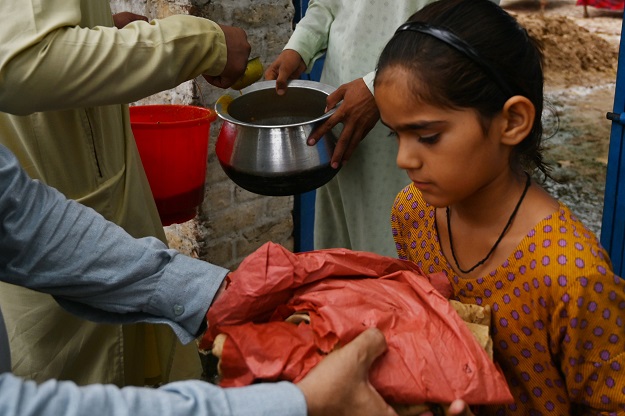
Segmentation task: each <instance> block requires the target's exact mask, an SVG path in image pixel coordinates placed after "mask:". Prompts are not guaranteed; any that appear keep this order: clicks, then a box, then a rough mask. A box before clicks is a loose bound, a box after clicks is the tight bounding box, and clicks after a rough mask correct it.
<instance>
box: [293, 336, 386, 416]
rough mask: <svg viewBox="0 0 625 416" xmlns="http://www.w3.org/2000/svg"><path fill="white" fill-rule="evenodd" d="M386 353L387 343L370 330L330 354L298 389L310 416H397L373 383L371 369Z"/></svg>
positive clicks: (301, 382)
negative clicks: (370, 380) (370, 376)
mask: <svg viewBox="0 0 625 416" xmlns="http://www.w3.org/2000/svg"><path fill="white" fill-rule="evenodd" d="M384 351H386V340H385V339H384V335H383V334H382V332H380V331H379V330H378V329H375V328H370V329H367V330H365V331H364V332H363V333H362V334H360V335H359V336H358V337H356V338H355V339H354V340H353V341H352V342H350V343H349V344H347V345H345V346H344V347H342V348H340V349H338V350H336V351H333V352H332V353H330V354H328V356H327V357H325V358H324V359H323V360H322V361H321V362H320V363H319V364H318V365H317V366H316V367H315V368H313V369H312V370H311V371H310V373H308V374H307V375H306V377H304V378H303V379H302V380H301V381H300V382H299V383H298V384H297V386H298V387H299V388H300V389H301V390H302V392H303V393H304V397H305V398H306V404H307V406H308V415H309V416H318V415H319V416H326V415H333V416H341V415H359V416H369V415H372V416H397V413H395V411H394V410H393V408H392V407H391V406H389V405H388V404H387V403H386V402H385V401H384V399H382V396H380V394H379V393H378V392H377V391H376V390H375V389H374V388H373V386H372V385H371V384H370V383H369V368H370V367H371V365H372V364H373V362H374V361H375V360H376V358H378V356H380V355H381V354H382V353H383V352H384Z"/></svg>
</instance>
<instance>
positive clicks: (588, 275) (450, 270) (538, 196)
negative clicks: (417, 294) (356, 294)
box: [375, 0, 625, 415]
mask: <svg viewBox="0 0 625 416" xmlns="http://www.w3.org/2000/svg"><path fill="white" fill-rule="evenodd" d="M375 100H376V103H377V105H378V107H379V109H380V114H381V119H382V121H383V122H384V124H386V125H387V126H388V127H389V128H390V129H391V131H392V132H393V134H394V135H395V136H396V137H397V139H398V142H399V151H398V155H397V164H398V165H399V167H401V168H403V169H405V170H406V172H407V173H408V176H409V178H410V180H411V181H412V183H411V184H410V185H408V186H407V187H406V188H405V189H404V190H403V191H402V192H400V193H399V194H398V196H397V198H396V201H395V204H394V207H393V213H392V229H393V235H394V238H395V242H396V247H397V252H398V254H399V256H400V258H403V259H408V260H412V261H414V262H416V263H418V264H419V265H420V266H421V267H422V268H423V269H424V270H426V271H428V272H438V271H443V272H444V273H445V274H447V276H448V277H449V279H450V281H451V283H452V285H453V288H454V292H455V299H457V300H460V301H462V302H465V303H476V304H480V305H487V304H488V305H490V306H491V307H492V311H493V322H492V328H493V339H494V347H495V359H496V361H497V362H498V364H499V365H500V366H501V368H502V370H503V372H504V374H505V375H506V379H507V381H508V384H509V386H510V389H511V391H512V394H513V396H514V397H515V402H514V403H513V404H508V405H503V406H498V407H493V408H490V407H483V408H481V409H479V410H480V411H479V414H493V415H495V414H515V415H540V414H558V415H563V414H567V415H568V414H606V415H607V414H611V415H612V414H625V329H624V326H623V320H624V319H625V291H624V287H625V284H624V282H623V281H622V280H621V279H620V278H619V277H618V276H615V275H614V273H613V271H612V268H611V264H610V260H609V258H608V255H607V253H606V252H605V251H604V249H603V248H602V247H601V246H600V243H599V241H598V240H597V238H596V237H595V236H594V235H593V234H592V233H591V232H590V231H589V230H588V229H587V228H585V227H584V225H583V224H582V223H581V222H579V220H577V219H576V217H575V216H574V215H573V214H572V213H571V211H570V210H569V209H568V208H567V207H566V206H565V205H563V204H562V203H560V202H558V201H557V200H555V199H554V198H552V197H551V196H550V195H548V194H547V193H546V192H545V191H544V190H543V189H541V187H540V186H539V185H538V184H536V183H535V182H533V181H532V180H531V176H530V175H531V174H532V173H535V172H536V171H539V172H542V174H548V170H547V167H546V166H545V165H544V164H543V160H542V156H541V134H542V127H541V114H542V100H543V75H542V54H541V51H540V49H539V47H538V46H537V44H536V42H535V41H534V40H532V38H531V37H530V36H529V35H528V33H527V32H526V31H525V30H524V29H523V28H522V27H520V26H519V25H518V23H517V22H516V21H515V20H514V18H513V17H511V16H510V15H509V14H507V13H506V12H505V11H503V10H502V9H501V8H500V7H498V6H497V5H495V4H493V3H492V2H489V1H487V0H441V1H438V2H435V3H433V4H431V5H429V6H427V7H425V8H424V9H422V10H421V11H419V12H417V13H416V14H414V15H413V16H412V17H411V19H410V20H409V22H407V23H406V24H404V25H402V26H401V27H400V28H399V29H398V30H397V32H396V34H395V36H394V37H393V38H392V39H391V40H390V41H389V43H388V44H387V46H386V48H385V49H384V51H383V52H382V55H381V57H380V60H379V65H378V70H377V76H376V80H375Z"/></svg>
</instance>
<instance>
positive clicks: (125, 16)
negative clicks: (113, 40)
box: [113, 12, 148, 29]
mask: <svg viewBox="0 0 625 416" xmlns="http://www.w3.org/2000/svg"><path fill="white" fill-rule="evenodd" d="M137 20H142V21H144V22H147V21H148V18H147V17H145V16H142V15H140V14H136V13H131V12H120V13H116V14H114V15H113V22H114V23H115V27H116V28H118V29H121V28H123V27H124V26H126V25H127V24H128V23H132V22H136V21H137Z"/></svg>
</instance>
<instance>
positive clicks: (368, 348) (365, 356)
mask: <svg viewBox="0 0 625 416" xmlns="http://www.w3.org/2000/svg"><path fill="white" fill-rule="evenodd" d="M343 349H344V350H348V349H353V351H351V352H352V353H354V354H358V355H357V357H359V358H360V360H361V362H362V363H363V366H362V367H361V368H362V370H363V371H366V372H368V370H369V368H370V367H371V365H372V364H373V362H374V361H375V360H376V359H377V358H378V357H379V356H380V355H382V354H383V353H384V352H385V351H386V349H387V345H386V339H385V338H384V334H382V331H380V330H379V329H377V328H369V329H367V330H365V331H363V332H362V333H361V334H360V335H358V336H357V337H356V338H354V339H353V340H352V341H351V342H350V343H349V344H347V345H346V346H345V347H343ZM346 352H347V351H346Z"/></svg>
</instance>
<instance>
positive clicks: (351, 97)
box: [308, 78, 380, 169]
mask: <svg viewBox="0 0 625 416" xmlns="http://www.w3.org/2000/svg"><path fill="white" fill-rule="evenodd" d="M341 101H342V102H341ZM339 103H341V105H339V106H338V107H337V109H336V111H335V112H334V114H332V115H331V116H330V117H329V118H328V119H327V120H326V121H325V122H324V123H323V124H321V125H320V126H318V127H317V128H316V129H315V130H314V131H313V132H312V133H311V134H310V137H309V138H308V144H309V145H314V144H315V143H317V142H318V141H319V139H321V137H322V136H323V135H324V134H326V133H327V132H329V131H330V130H331V129H332V128H333V127H334V126H336V125H337V124H338V123H343V131H342V132H341V136H340V137H339V140H338V142H337V144H336V147H335V148H334V153H333V155H332V161H331V164H332V167H333V168H335V169H337V168H338V167H339V166H340V165H341V164H342V163H344V162H347V161H348V160H349V158H350V157H351V155H352V153H354V150H356V147H358V145H359V144H360V142H361V141H362V140H363V139H364V138H365V136H366V135H367V134H368V133H369V132H370V131H371V129H372V128H373V126H375V124H376V123H377V122H378V120H380V112H379V111H378V107H377V106H376V104H375V100H374V98H373V94H371V91H369V88H368V87H367V84H365V81H364V80H363V79H362V78H359V79H356V80H354V81H352V82H348V83H347V84H343V85H341V86H340V87H339V88H338V89H337V90H336V91H335V92H333V93H332V94H330V95H329V96H328V98H327V101H326V104H327V109H331V108H334V107H335V106H336V105H337V104H339Z"/></svg>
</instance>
